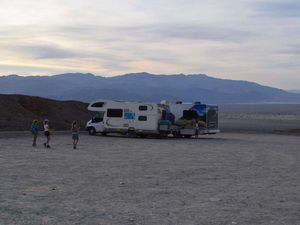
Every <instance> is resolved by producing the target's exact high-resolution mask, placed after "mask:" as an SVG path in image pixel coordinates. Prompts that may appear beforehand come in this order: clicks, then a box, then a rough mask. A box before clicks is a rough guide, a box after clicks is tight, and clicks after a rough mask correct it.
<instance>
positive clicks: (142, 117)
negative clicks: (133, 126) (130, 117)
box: [139, 116, 147, 121]
mask: <svg viewBox="0 0 300 225" xmlns="http://www.w3.org/2000/svg"><path fill="white" fill-rule="evenodd" d="M139 121H147V116H139Z"/></svg>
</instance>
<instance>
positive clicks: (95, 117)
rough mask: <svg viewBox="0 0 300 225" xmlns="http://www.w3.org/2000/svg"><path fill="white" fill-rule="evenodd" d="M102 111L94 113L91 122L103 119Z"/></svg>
mask: <svg viewBox="0 0 300 225" xmlns="http://www.w3.org/2000/svg"><path fill="white" fill-rule="evenodd" d="M103 116H104V113H101V112H99V113H96V114H95V115H94V116H93V118H92V123H99V122H102V121H103Z"/></svg>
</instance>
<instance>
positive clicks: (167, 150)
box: [0, 133, 300, 225]
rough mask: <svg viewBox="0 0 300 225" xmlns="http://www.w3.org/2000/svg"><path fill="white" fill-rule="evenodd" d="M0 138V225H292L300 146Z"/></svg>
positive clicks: (266, 137) (284, 142)
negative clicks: (35, 143) (47, 145)
mask: <svg viewBox="0 0 300 225" xmlns="http://www.w3.org/2000/svg"><path fill="white" fill-rule="evenodd" d="M42 139H44V137H40V138H39V139H38V141H39V145H38V146H37V147H36V148H33V147H31V137H30V135H28V134H27V133H22V134H15V135H14V134H13V133H10V134H1V133H0V224H1V225H10V224H16V225H19V224H22V225H23V224H24V225H35V224H38V225H40V224H45V225H54V224H57V225H60V224H62V225H69V224H70V225H75V224H78V225H84V224H86V225H94V224H95V225H96V224H97V225H98V224H104V225H109V224H116V225H117V224H118V225H119V224H120V225H134V224H140V225H143V224H145V225H148V224H149V225H150V224H158V225H176V224H178V225H196V224H204V225H210V224H211V225H213V224H216V225H223V224H224V225H232V224H241V225H248V224H249V225H250V224H251V225H252V224H253V225H259V224H266V225H272V224H274V225H300V163H299V162H300V147H299V146H300V138H299V136H287V135H275V134H241V133H221V134H218V135H214V136H203V137H201V138H199V139H142V138H122V137H103V136H87V135H83V134H82V135H80V142H79V146H78V149H77V150H73V149H72V144H71V137H70V135H69V134H55V133H54V135H53V140H52V143H51V144H52V148H51V149H45V148H44V147H43V146H42V142H43V140H42Z"/></svg>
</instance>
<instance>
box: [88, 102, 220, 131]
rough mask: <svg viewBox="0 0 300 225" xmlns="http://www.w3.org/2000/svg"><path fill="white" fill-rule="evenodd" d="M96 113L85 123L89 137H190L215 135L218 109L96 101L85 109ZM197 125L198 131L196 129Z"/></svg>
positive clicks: (207, 106) (168, 104)
mask: <svg viewBox="0 0 300 225" xmlns="http://www.w3.org/2000/svg"><path fill="white" fill-rule="evenodd" d="M88 110H90V111H94V112H97V113H96V115H95V116H94V117H93V119H92V120H90V121H88V123H87V126H86V128H87V130H88V131H89V133H90V134H95V133H102V134H103V135H105V134H107V133H122V134H134V135H139V136H146V135H150V134H151V135H159V136H168V135H170V134H172V135H173V136H175V137H182V136H183V137H191V136H193V135H195V134H196V133H198V134H215V133H218V132H219V130H218V107H217V106H211V105H206V104H201V103H199V102H196V103H181V102H177V103H170V102H168V101H162V102H161V103H146V102H126V101H110V100H98V101H95V102H92V103H90V104H89V106H88ZM196 123H197V125H198V126H197V127H198V129H196Z"/></svg>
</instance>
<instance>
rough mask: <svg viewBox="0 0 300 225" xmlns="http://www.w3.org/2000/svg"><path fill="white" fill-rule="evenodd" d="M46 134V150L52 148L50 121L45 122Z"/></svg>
mask: <svg viewBox="0 0 300 225" xmlns="http://www.w3.org/2000/svg"><path fill="white" fill-rule="evenodd" d="M44 134H45V136H46V138H47V139H46V142H45V143H44V146H45V148H50V145H49V142H50V127H49V120H48V119H45V120H44Z"/></svg>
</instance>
